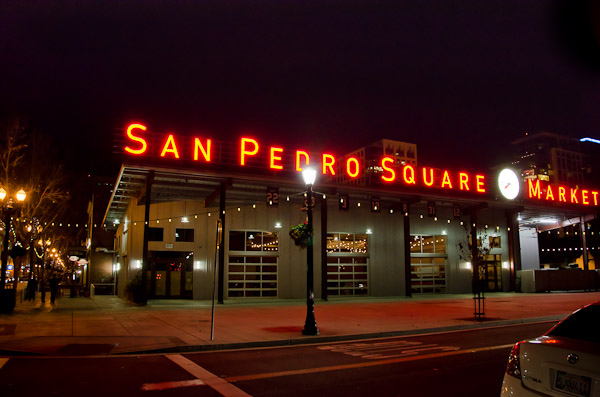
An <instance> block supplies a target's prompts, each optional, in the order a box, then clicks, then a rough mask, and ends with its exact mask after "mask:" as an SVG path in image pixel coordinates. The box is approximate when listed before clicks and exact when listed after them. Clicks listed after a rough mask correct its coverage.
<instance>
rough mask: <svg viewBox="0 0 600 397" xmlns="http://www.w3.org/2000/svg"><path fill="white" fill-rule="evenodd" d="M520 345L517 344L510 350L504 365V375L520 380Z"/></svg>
mask: <svg viewBox="0 0 600 397" xmlns="http://www.w3.org/2000/svg"><path fill="white" fill-rule="evenodd" d="M520 344H521V342H518V343H516V344H515V346H514V347H513V348H512V350H511V352H510V355H509V356H508V364H506V373H507V374H508V375H511V376H514V377H515V378H518V379H521V365H520V364H519V345H520Z"/></svg>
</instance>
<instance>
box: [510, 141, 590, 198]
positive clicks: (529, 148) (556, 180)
mask: <svg viewBox="0 0 600 397" xmlns="http://www.w3.org/2000/svg"><path fill="white" fill-rule="evenodd" d="M511 144H512V145H513V147H514V153H515V156H514V160H513V162H512V164H513V167H515V168H518V169H519V170H520V171H521V175H522V176H523V178H524V179H525V180H526V179H540V180H543V181H547V182H550V183H552V184H554V185H569V186H581V185H582V184H590V183H593V182H594V181H592V180H590V179H591V165H590V157H589V156H588V155H587V154H586V153H585V152H584V151H585V149H584V147H583V146H582V143H581V142H580V141H579V140H577V139H573V138H568V137H565V136H561V135H558V134H553V133H550V132H538V133H535V134H527V135H526V136H524V137H522V138H520V139H517V140H515V141H513V142H511Z"/></svg>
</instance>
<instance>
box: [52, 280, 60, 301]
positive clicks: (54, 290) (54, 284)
mask: <svg viewBox="0 0 600 397" xmlns="http://www.w3.org/2000/svg"><path fill="white" fill-rule="evenodd" d="M59 283H60V278H58V276H57V275H56V274H53V275H52V278H50V303H52V304H54V301H55V300H56V293H57V292H58V284H59Z"/></svg>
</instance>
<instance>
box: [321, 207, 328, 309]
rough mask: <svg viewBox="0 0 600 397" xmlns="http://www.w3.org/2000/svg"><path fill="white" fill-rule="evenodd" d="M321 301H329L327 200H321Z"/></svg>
mask: <svg viewBox="0 0 600 397" xmlns="http://www.w3.org/2000/svg"><path fill="white" fill-rule="evenodd" d="M321 299H323V300H324V301H326V300H327V199H326V198H324V197H322V198H321Z"/></svg>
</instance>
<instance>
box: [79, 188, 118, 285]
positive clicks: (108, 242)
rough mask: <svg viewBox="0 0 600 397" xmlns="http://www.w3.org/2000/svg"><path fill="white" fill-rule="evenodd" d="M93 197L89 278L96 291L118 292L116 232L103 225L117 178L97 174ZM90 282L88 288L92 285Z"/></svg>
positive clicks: (88, 248) (89, 242)
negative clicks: (116, 290)
mask: <svg viewBox="0 0 600 397" xmlns="http://www.w3.org/2000/svg"><path fill="white" fill-rule="evenodd" d="M91 184H92V186H91V188H92V189H91V191H92V197H91V199H90V201H89V203H88V211H87V213H88V225H89V228H88V236H87V244H86V246H87V259H88V261H89V278H88V280H87V282H88V283H89V284H90V285H91V284H93V285H94V289H95V293H96V294H114V292H115V283H116V278H115V277H114V274H115V271H116V269H115V268H114V266H115V265H114V264H115V263H116V258H115V255H116V252H115V250H114V236H115V234H114V232H113V231H111V230H107V229H105V228H103V227H102V226H103V225H102V219H103V217H104V212H105V209H106V206H107V205H108V202H109V200H110V197H111V194H112V191H113V186H114V180H113V178H104V177H96V178H94V179H93V180H92V183H91ZM90 285H88V287H89V286H90Z"/></svg>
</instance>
